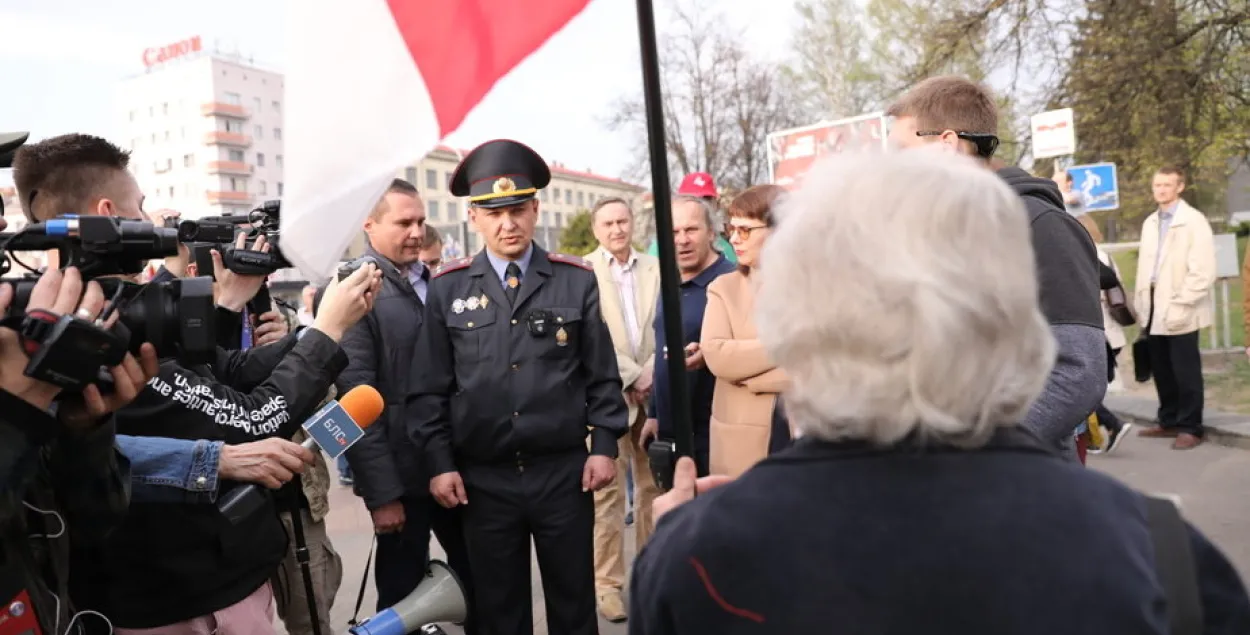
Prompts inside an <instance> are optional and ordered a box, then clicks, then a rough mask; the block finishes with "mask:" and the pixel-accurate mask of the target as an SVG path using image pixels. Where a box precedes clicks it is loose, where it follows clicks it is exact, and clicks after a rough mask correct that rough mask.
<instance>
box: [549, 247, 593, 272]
mask: <svg viewBox="0 0 1250 635" xmlns="http://www.w3.org/2000/svg"><path fill="white" fill-rule="evenodd" d="M547 259H548V260H550V261H551V262H559V263H563V264H566V265H573V266H574V267H581V268H582V269H585V270H586V271H594V270H595V266H594V265H592V264H590V261H589V260H586V259H585V258H578V257H577V256H570V255H568V254H558V253H556V252H554V251H549V252H547Z"/></svg>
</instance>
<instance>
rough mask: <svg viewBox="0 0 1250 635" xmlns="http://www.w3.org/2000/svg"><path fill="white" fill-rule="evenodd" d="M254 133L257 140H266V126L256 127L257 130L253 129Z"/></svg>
mask: <svg viewBox="0 0 1250 635" xmlns="http://www.w3.org/2000/svg"><path fill="white" fill-rule="evenodd" d="M252 132H253V133H255V135H256V138H257V139H264V138H265V127H264V126H256V127H255V128H253V129H252Z"/></svg>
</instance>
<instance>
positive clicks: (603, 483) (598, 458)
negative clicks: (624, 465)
mask: <svg viewBox="0 0 1250 635" xmlns="http://www.w3.org/2000/svg"><path fill="white" fill-rule="evenodd" d="M614 478H616V461H614V460H612V459H610V458H608V457H606V456H603V455H601V454H592V455H591V456H590V457H589V458H587V459H586V466H585V467H583V468H582V491H583V492H597V491H599V490H601V489H603V488H605V487H607V486H608V485H609V484H610V483H612V479H614Z"/></svg>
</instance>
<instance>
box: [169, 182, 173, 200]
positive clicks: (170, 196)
mask: <svg viewBox="0 0 1250 635" xmlns="http://www.w3.org/2000/svg"><path fill="white" fill-rule="evenodd" d="M173 197H174V186H172V185H171V186H169V198H173Z"/></svg>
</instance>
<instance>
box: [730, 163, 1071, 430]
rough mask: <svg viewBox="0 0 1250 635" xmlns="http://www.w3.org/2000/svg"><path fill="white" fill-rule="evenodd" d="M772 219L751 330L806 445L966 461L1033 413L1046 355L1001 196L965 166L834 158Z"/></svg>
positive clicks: (1008, 207)
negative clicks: (945, 449) (852, 445)
mask: <svg viewBox="0 0 1250 635" xmlns="http://www.w3.org/2000/svg"><path fill="white" fill-rule="evenodd" d="M782 217H783V221H782V222H781V223H780V224H779V225H778V226H777V228H776V229H774V230H773V233H772V234H771V235H770V236H769V237H768V241H767V242H765V243H764V247H763V250H762V253H761V254H760V262H761V263H763V265H762V266H761V267H759V270H758V271H756V272H753V273H752V276H753V277H754V276H759V287H758V291H757V292H756V293H757V296H756V302H755V317H756V325H757V327H758V328H757V331H758V333H759V339H760V342H761V343H762V344H763V345H764V348H765V350H766V352H767V353H768V358H769V359H770V360H772V361H773V362H775V363H776V364H777V365H778V366H779V367H780V368H781V369H783V370H784V371H785V372H786V375H787V376H788V377H789V378H790V388H789V390H788V391H787V392H786V395H785V406H786V414H787V415H789V417H790V421H791V423H792V424H793V425H795V426H797V427H798V429H799V430H801V431H802V433H803V436H805V437H813V438H817V439H822V440H837V439H855V440H861V441H867V442H870V443H874V444H880V445H893V444H896V443H898V442H900V441H902V440H903V439H906V438H908V437H912V438H916V439H919V440H922V441H923V440H930V441H932V440H937V441H939V442H941V441H945V442H949V443H952V444H955V445H960V446H967V447H977V446H981V445H982V444H984V443H985V442H986V441H987V440H988V439H989V438H990V436H991V435H992V434H993V432H994V430H995V429H996V428H998V427H1001V426H1014V425H1016V424H1017V423H1018V422H1019V421H1020V419H1021V418H1022V417H1023V416H1024V415H1025V413H1026V412H1028V410H1029V407H1030V405H1031V404H1032V403H1033V400H1034V399H1035V398H1036V397H1037V395H1038V394H1039V393H1040V392H1041V391H1042V388H1043V386H1044V385H1045V383H1046V379H1047V377H1048V376H1049V374H1050V370H1051V367H1052V365H1053V364H1054V360H1055V341H1054V338H1053V337H1052V336H1051V333H1050V327H1049V326H1048V325H1047V323H1046V319H1045V318H1044V317H1043V316H1042V312H1041V309H1040V305H1039V302H1038V280H1037V269H1036V265H1035V262H1034V255H1033V248H1032V241H1031V237H1030V231H1029V221H1028V215H1027V214H1025V210H1024V204H1023V202H1022V200H1021V198H1020V196H1019V195H1017V194H1016V193H1015V192H1014V191H1012V189H1011V188H1010V187H1008V186H1007V184H1006V182H1005V181H1003V180H1002V179H1000V178H999V177H998V176H996V175H995V174H994V173H993V172H991V171H990V170H986V169H985V168H984V166H983V165H982V164H980V163H978V162H977V161H975V160H973V159H972V158H971V157H951V156H947V155H942V154H939V153H934V152H885V153H873V154H839V155H835V156H833V157H832V158H830V159H826V160H824V161H822V162H820V163H818V164H817V165H816V166H814V167H813V168H812V169H811V171H809V172H808V173H807V175H806V177H805V178H804V179H803V184H802V186H801V187H800V188H799V190H798V191H796V192H794V193H793V194H791V195H789V196H788V197H787V199H786V201H785V203H784V209H783V210H782ZM831 290H835V291H832V292H831Z"/></svg>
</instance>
